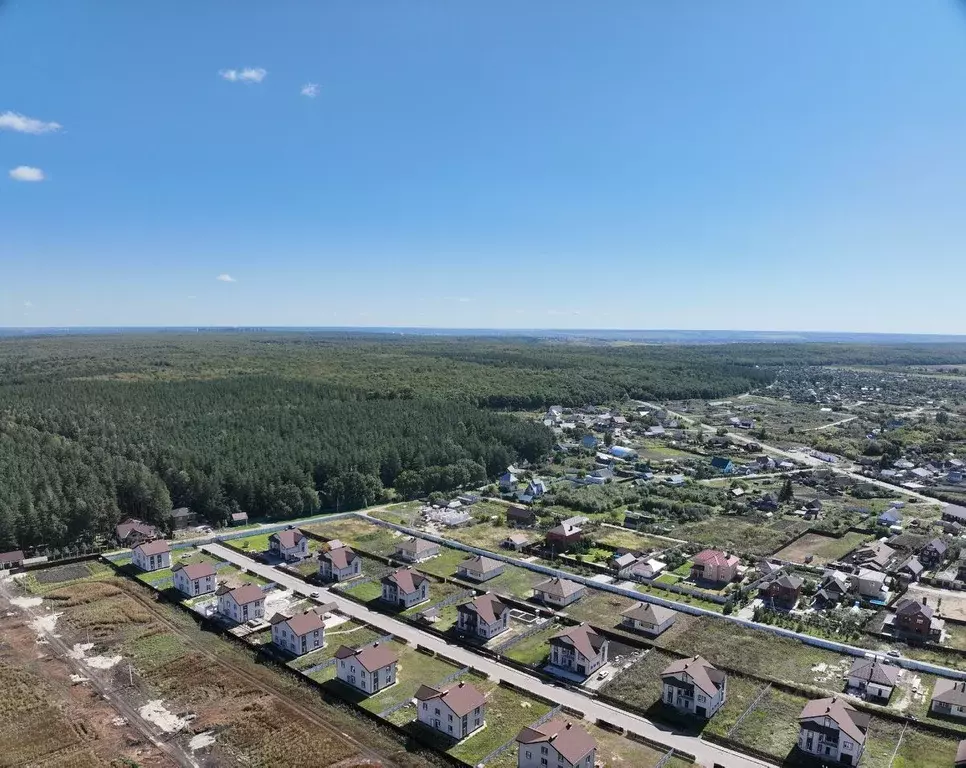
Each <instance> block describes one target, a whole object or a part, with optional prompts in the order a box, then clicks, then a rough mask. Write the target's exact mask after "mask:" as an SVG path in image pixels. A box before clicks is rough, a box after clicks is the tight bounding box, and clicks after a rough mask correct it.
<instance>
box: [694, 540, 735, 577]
mask: <svg viewBox="0 0 966 768" xmlns="http://www.w3.org/2000/svg"><path fill="white" fill-rule="evenodd" d="M692 562H693V563H694V564H693V565H692V566H691V578H693V579H697V580H698V581H707V582H711V583H713V584H728V583H729V582H731V581H732V580H733V579H734V577H735V575H736V574H737V573H738V564H739V563H740V562H741V561H740V560H739V559H738V557H737V556H735V555H729V554H728V553H727V552H722V551H721V550H720V549H705V550H702V551H701V552H698V554H696V555H695V556H694V560H693V561H692Z"/></svg>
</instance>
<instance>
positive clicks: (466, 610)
mask: <svg viewBox="0 0 966 768" xmlns="http://www.w3.org/2000/svg"><path fill="white" fill-rule="evenodd" d="M456 614H457V619H456V627H457V629H458V630H459V631H460V632H465V633H466V634H468V635H472V636H474V637H478V638H480V639H482V640H489V639H490V638H492V637H496V636H497V635H499V634H500V633H502V632H506V630H507V629H509V627H510V607H509V606H508V605H506V604H505V603H502V602H501V601H500V600H499V599H498V598H496V597H493V595H490V594H486V595H480V596H479V597H476V598H474V599H473V600H470V601H469V602H468V603H460V604H459V605H457V606H456Z"/></svg>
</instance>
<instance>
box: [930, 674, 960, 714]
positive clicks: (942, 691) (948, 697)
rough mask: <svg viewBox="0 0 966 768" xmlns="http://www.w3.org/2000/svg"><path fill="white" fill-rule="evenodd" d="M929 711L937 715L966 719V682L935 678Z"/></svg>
mask: <svg viewBox="0 0 966 768" xmlns="http://www.w3.org/2000/svg"><path fill="white" fill-rule="evenodd" d="M929 709H930V710H932V711H933V712H934V713H936V714H937V715H947V716H949V717H961V718H966V681H963V680H950V679H949V678H946V677H940V678H937V680H936V686H935V688H933V692H932V701H931V702H930V703H929Z"/></svg>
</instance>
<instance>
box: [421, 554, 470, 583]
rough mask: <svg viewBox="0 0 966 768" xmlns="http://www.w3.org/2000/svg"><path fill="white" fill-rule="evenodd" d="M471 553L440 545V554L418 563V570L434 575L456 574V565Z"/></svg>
mask: <svg viewBox="0 0 966 768" xmlns="http://www.w3.org/2000/svg"><path fill="white" fill-rule="evenodd" d="M469 557H470V555H468V554H467V553H466V552H462V551H460V550H458V549H451V548H449V547H440V548H439V555H438V556H436V557H434V558H432V559H430V560H426V561H425V562H422V563H417V564H416V566H415V567H416V570H417V571H422V572H423V573H428V574H430V575H432V576H455V575H456V566H457V565H459V564H460V563H462V562H463V561H464V560H466V559H468V558H469Z"/></svg>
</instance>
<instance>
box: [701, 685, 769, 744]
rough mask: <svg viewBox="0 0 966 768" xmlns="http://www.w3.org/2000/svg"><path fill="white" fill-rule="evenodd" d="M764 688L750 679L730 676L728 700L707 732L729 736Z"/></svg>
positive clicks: (709, 724)
mask: <svg viewBox="0 0 966 768" xmlns="http://www.w3.org/2000/svg"><path fill="white" fill-rule="evenodd" d="M764 687H765V684H764V683H761V682H759V681H758V680H753V679H752V678H750V677H744V676H743V675H728V698H727V700H726V701H725V703H724V706H723V707H722V708H721V709H719V710H718V711H717V712H716V713H715V716H714V717H713V718H711V720H710V722H709V723H708V726H707V729H706V730H707V732H708V733H716V734H718V735H719V736H727V735H728V731H729V730H730V729H731V727H732V726H733V725H734V724H735V722H737V720H738V718H739V717H741V715H742V713H743V712H744V711H745V710H746V709H748V707H749V706H750V705H751V702H753V701H754V700H755V697H756V696H757V695H758V694H759V693H761V691H762V689H763V688H764Z"/></svg>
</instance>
